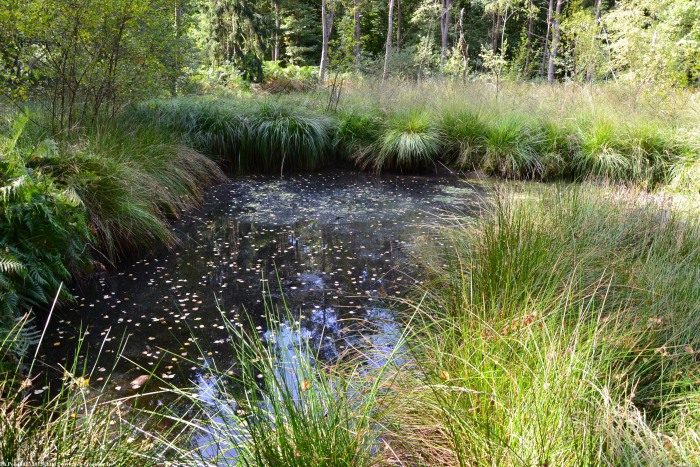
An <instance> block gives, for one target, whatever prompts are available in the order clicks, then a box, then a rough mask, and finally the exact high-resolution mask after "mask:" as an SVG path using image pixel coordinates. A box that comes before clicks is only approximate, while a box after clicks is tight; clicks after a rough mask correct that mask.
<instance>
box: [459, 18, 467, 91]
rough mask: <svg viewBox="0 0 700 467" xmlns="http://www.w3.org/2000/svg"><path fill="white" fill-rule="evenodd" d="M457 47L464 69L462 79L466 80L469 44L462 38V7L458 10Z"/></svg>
mask: <svg viewBox="0 0 700 467" xmlns="http://www.w3.org/2000/svg"><path fill="white" fill-rule="evenodd" d="M457 25H458V27H459V49H460V52H461V53H462V58H463V59H464V69H463V70H462V81H463V82H466V81H467V69H468V66H469V44H467V41H466V40H465V39H464V8H462V10H461V11H460V12H459V23H457Z"/></svg>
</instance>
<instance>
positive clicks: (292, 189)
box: [40, 171, 484, 404]
mask: <svg viewBox="0 0 700 467" xmlns="http://www.w3.org/2000/svg"><path fill="white" fill-rule="evenodd" d="M483 196H484V189H482V188H480V185H478V184H472V183H469V182H465V181H459V180H457V179H455V178H453V177H444V176H393V175H385V176H381V177H380V176H372V175H367V174H358V173H355V172H342V171H333V172H324V173H321V174H311V175H309V174H306V175H296V176H285V177H284V178H283V179H280V178H275V177H250V178H241V179H236V180H233V181H231V182H230V183H227V184H224V185H221V186H218V187H216V188H215V189H213V190H211V192H210V193H209V194H208V195H207V199H206V202H205V205H204V207H203V208H202V209H200V210H199V211H196V212H193V213H191V214H189V215H187V216H184V217H183V219H181V220H180V221H178V222H177V223H176V224H175V225H174V227H173V229H174V230H175V231H176V233H177V235H178V237H179V238H180V239H181V245H180V246H178V247H177V248H175V249H173V250H172V251H168V252H160V253H157V254H152V255H148V256H146V257H143V258H141V259H137V260H135V261H131V262H128V263H126V264H123V265H121V266H120V267H119V268H118V269H116V270H115V271H110V272H108V273H106V274H104V275H102V276H100V277H98V278H97V279H96V280H94V281H91V282H90V283H87V284H82V285H81V286H80V287H78V288H77V289H76V290H74V292H75V294H76V295H77V296H78V301H77V304H75V306H73V307H71V308H68V309H65V310H62V311H60V312H57V313H56V314H55V315H54V317H53V319H52V323H51V327H50V329H49V333H50V337H47V338H46V339H45V340H44V344H43V346H42V349H41V352H40V353H41V354H43V355H41V357H40V358H41V359H43V360H44V361H46V362H47V363H48V364H49V365H52V366H53V367H54V368H57V367H58V366H60V365H63V364H64V363H63V362H64V361H66V359H68V361H69V362H70V361H72V358H73V355H74V354H75V351H76V346H77V334H78V331H79V330H84V331H85V334H86V335H85V338H84V342H83V343H82V348H81V352H80V353H81V354H82V355H85V354H87V357H84V356H82V357H81V358H82V359H83V361H84V362H85V363H86V366H85V368H87V369H88V370H90V369H92V368H93V367H94V372H93V373H92V375H91V380H90V381H91V385H93V386H94V387H101V386H104V387H105V389H107V390H108V391H115V392H117V393H118V394H127V393H130V392H132V391H133V389H132V388H131V387H130V386H129V382H130V381H132V380H133V379H134V378H136V377H138V376H139V375H143V374H144V372H151V371H152V372H153V373H154V374H155V375H157V376H158V377H160V378H163V379H165V380H169V381H172V382H174V383H176V384H182V385H189V384H191V382H201V381H202V369H201V368H202V367H203V365H204V366H205V365H206V362H207V361H208V360H210V361H215V362H216V364H217V366H218V367H219V368H223V367H226V366H227V365H232V364H233V359H234V355H233V354H232V351H231V348H230V345H227V343H228V339H229V334H228V333H227V332H226V330H225V326H224V319H223V318H222V314H221V313H223V316H224V317H225V318H226V319H227V320H230V321H231V322H233V323H234V324H235V325H237V326H247V325H248V323H251V322H252V326H253V327H255V330H256V331H257V332H259V333H260V334H261V336H262V335H263V334H264V333H265V332H266V321H265V319H264V315H265V308H264V303H265V301H270V302H271V303H273V304H274V305H275V306H277V307H279V308H282V307H283V306H284V305H285V304H286V307H287V308H288V309H289V311H290V312H291V314H292V316H294V319H295V320H298V322H299V325H300V326H301V328H302V330H303V331H302V333H303V335H304V337H305V338H306V339H308V340H309V341H310V345H311V346H312V347H313V348H318V349H319V358H322V359H334V358H337V357H338V356H339V355H340V354H342V353H344V352H347V351H348V348H349V347H362V346H366V345H372V346H379V347H381V346H385V347H390V346H391V345H392V342H394V339H395V337H394V336H395V334H396V332H397V331H396V329H397V325H396V322H395V321H394V317H393V316H392V314H391V313H390V312H388V311H387V299H388V298H390V297H397V296H401V295H402V294H403V293H404V292H405V291H406V287H407V286H408V285H410V284H411V283H412V282H413V281H414V278H413V277H412V276H413V273H412V267H411V265H410V264H409V261H408V259H409V255H410V247H411V245H412V244H413V243H414V240H415V239H416V237H417V236H419V235H423V234H425V233H426V232H428V227H429V226H430V225H431V224H434V223H435V222H437V220H438V215H439V214H440V213H441V212H442V211H444V210H446V209H459V210H460V211H462V212H464V211H466V210H471V209H474V208H475V207H476V206H478V205H479V202H480V201H481V199H482V197H483ZM263 294H268V295H269V296H264V295H263ZM249 317H250V318H249ZM98 353H101V356H100V358H99V360H97V361H96V360H94V356H96V355H97V354H98ZM119 354H121V355H123V356H124V357H125V358H123V359H119V360H117V359H116V357H117V356H118V355H119ZM115 362H116V363H115ZM113 366H114V369H113ZM144 369H145V370H144ZM110 373H111V374H112V376H111V379H110V380H109V381H108V380H107V379H108V377H107V375H108V374H110ZM152 403H153V404H157V403H158V401H157V400H155V401H152Z"/></svg>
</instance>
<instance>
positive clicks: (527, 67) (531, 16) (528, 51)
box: [523, 0, 535, 75]
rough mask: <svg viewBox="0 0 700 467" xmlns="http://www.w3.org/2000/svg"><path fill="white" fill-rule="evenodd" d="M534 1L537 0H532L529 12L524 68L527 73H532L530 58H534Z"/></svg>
mask: <svg viewBox="0 0 700 467" xmlns="http://www.w3.org/2000/svg"><path fill="white" fill-rule="evenodd" d="M534 1H535V0H530V4H529V8H528V12H527V48H526V50H525V67H524V70H523V71H524V72H525V74H526V75H529V73H530V60H531V58H532V35H533V29H534V25H535V13H534V8H535V5H534Z"/></svg>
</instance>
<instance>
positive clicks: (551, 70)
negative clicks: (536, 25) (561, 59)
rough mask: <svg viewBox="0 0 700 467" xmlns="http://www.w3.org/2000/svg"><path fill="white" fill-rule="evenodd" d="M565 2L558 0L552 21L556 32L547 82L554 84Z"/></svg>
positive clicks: (553, 37) (550, 55) (553, 38)
mask: <svg viewBox="0 0 700 467" xmlns="http://www.w3.org/2000/svg"><path fill="white" fill-rule="evenodd" d="M563 4H564V0H557V10H556V12H555V14H554V21H553V22H552V26H553V28H554V34H553V36H552V52H551V53H550V54H549V70H548V71H547V82H548V83H549V84H552V83H553V82H554V61H555V60H556V59H557V52H558V51H559V41H560V40H561V27H560V24H561V23H560V17H561V7H562V5H563Z"/></svg>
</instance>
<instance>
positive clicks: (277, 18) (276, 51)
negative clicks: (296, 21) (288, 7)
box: [272, 0, 280, 62]
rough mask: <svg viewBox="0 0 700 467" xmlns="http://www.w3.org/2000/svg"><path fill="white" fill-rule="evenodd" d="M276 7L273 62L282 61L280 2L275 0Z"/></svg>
mask: <svg viewBox="0 0 700 467" xmlns="http://www.w3.org/2000/svg"><path fill="white" fill-rule="evenodd" d="M273 5H274V7H275V48H274V49H273V50H272V60H273V61H275V62H276V61H279V59H280V2H279V0H273Z"/></svg>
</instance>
